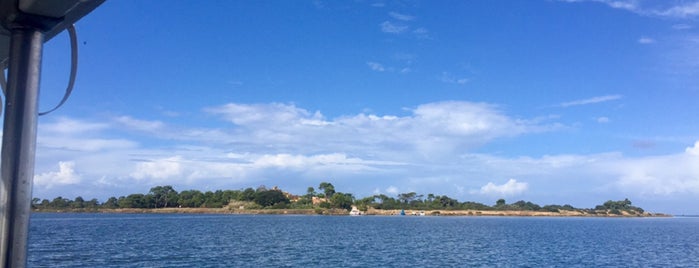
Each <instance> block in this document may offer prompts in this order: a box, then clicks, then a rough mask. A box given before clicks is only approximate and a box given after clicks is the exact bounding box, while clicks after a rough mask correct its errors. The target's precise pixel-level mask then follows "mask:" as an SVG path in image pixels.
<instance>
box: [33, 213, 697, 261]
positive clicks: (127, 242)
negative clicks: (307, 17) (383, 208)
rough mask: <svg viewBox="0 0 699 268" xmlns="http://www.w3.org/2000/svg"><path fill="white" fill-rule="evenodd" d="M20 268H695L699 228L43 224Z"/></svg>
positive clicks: (579, 222)
mask: <svg viewBox="0 0 699 268" xmlns="http://www.w3.org/2000/svg"><path fill="white" fill-rule="evenodd" d="M28 259H29V261H28V265H29V267H444V266H446V267H699V218H677V217H676V218H548V217H543V218H540V217H418V216H360V217H349V216H308V215H305V216H286V215H284V216H282V215H191V214H184V215H183V214H165V215H162V214H65V213H60V214H51V213H37V214H33V215H32V218H31V224H30V231H29V246H28Z"/></svg>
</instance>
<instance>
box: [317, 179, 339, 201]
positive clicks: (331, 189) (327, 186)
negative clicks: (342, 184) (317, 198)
mask: <svg viewBox="0 0 699 268" xmlns="http://www.w3.org/2000/svg"><path fill="white" fill-rule="evenodd" d="M318 189H319V190H321V191H323V193H324V194H325V198H331V197H332V196H333V194H335V186H333V185H332V183H329V182H321V183H320V185H318Z"/></svg>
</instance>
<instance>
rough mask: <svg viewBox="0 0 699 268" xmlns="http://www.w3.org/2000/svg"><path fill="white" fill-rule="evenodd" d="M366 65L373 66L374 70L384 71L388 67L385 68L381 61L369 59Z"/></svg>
mask: <svg viewBox="0 0 699 268" xmlns="http://www.w3.org/2000/svg"><path fill="white" fill-rule="evenodd" d="M366 65H368V66H369V68H371V70H373V71H377V72H383V71H385V70H386V68H384V67H383V65H381V63H378V62H373V61H369V62H367V63H366Z"/></svg>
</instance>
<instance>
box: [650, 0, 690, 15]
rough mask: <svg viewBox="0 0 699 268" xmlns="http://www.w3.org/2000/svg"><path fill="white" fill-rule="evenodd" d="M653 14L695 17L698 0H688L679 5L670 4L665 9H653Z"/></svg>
mask: <svg viewBox="0 0 699 268" xmlns="http://www.w3.org/2000/svg"><path fill="white" fill-rule="evenodd" d="M653 13H654V14H657V15H661V16H667V17H675V18H688V17H696V16H697V15H699V2H696V1H695V2H689V3H683V4H680V5H676V6H672V7H670V8H668V9H665V10H660V11H653Z"/></svg>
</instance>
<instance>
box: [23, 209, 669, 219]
mask: <svg viewBox="0 0 699 268" xmlns="http://www.w3.org/2000/svg"><path fill="white" fill-rule="evenodd" d="M33 212H39V213H41V212H59V213H60V212H64V213H71V212H73V213H153V214H248V215H349V212H348V211H347V210H344V209H229V208H157V209H139V208H119V209H97V210H84V209H83V210H34V211H33ZM400 212H401V210H381V209H373V208H369V209H368V210H367V211H366V212H362V215H367V216H390V215H400ZM405 215H406V216H418V215H424V216H474V217H477V216H507V217H672V215H667V214H662V213H648V212H644V213H643V214H629V213H627V212H625V211H623V212H622V214H621V215H617V214H611V213H606V214H605V213H597V214H591V213H585V212H582V211H568V210H563V211H561V212H549V211H515V210H405Z"/></svg>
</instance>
